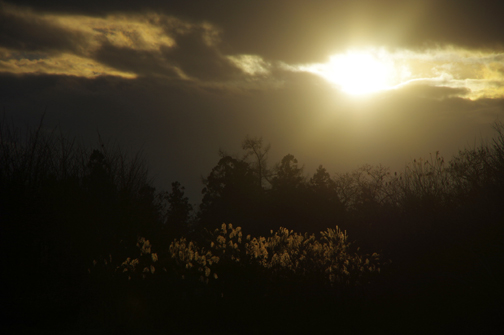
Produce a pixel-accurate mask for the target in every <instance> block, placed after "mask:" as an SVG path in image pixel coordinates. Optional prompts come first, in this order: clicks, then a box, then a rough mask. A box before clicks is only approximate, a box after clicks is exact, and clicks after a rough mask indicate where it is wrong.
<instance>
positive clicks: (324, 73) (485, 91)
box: [282, 46, 504, 100]
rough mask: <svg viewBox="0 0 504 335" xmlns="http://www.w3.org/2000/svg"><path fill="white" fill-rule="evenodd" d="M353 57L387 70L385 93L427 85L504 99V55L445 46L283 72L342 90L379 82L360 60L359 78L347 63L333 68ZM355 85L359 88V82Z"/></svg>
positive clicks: (376, 53)
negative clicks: (308, 75) (306, 74)
mask: <svg viewBox="0 0 504 335" xmlns="http://www.w3.org/2000/svg"><path fill="white" fill-rule="evenodd" d="M353 54H357V55H365V56H366V57H367V58H371V59H372V61H373V62H374V63H376V64H378V65H380V70H383V71H379V73H380V74H381V75H384V74H383V73H382V72H384V71H385V69H386V71H387V72H388V73H387V79H388V82H387V85H383V87H382V90H391V89H396V90H401V89H403V88H404V87H407V86H410V85H426V86H433V87H446V88H450V89H451V90H449V92H451V93H450V94H455V95H456V96H458V97H462V98H465V99H470V100H477V99H482V98H491V99H492V98H495V99H501V98H503V97H504V53H502V52H495V51H488V50H472V49H463V48H459V47H453V46H445V47H438V48H436V49H425V50H421V51H413V50H408V49H396V50H395V51H393V52H389V51H387V50H385V49H375V48H365V49H362V50H359V51H358V52H354V51H347V53H346V54H340V55H334V56H333V57H331V59H330V61H328V62H327V63H313V64H292V65H288V64H283V65H282V68H283V69H285V70H287V71H294V72H309V73H313V74H316V75H319V76H321V77H323V78H327V79H328V80H329V81H334V82H335V83H336V84H337V85H339V86H341V85H344V84H345V83H344V81H345V80H349V78H350V79H351V80H354V81H355V78H357V79H359V80H361V81H362V82H363V83H366V82H367V81H370V80H373V79H375V78H367V76H368V75H371V74H372V73H367V72H372V70H373V69H371V68H370V67H372V65H373V62H368V64H362V65H361V64H359V58H358V57H356V58H355V60H356V61H355V63H353V64H350V65H352V67H355V68H356V69H354V71H356V73H355V74H353V73H351V72H350V73H348V64H346V63H345V64H343V65H345V66H341V65H342V64H333V62H334V61H337V60H338V59H347V58H351V57H352V55H353ZM361 58H362V57H361ZM366 66H367V67H366ZM368 67H369V69H368ZM338 70H339V71H338ZM343 70H344V71H343ZM357 70H359V71H357ZM362 70H364V72H363V71H362ZM365 71H367V72H365ZM340 72H341V73H340ZM376 72H378V71H376ZM353 84H354V85H358V82H356V83H353ZM433 97H436V98H438V96H433Z"/></svg>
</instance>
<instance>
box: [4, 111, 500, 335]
mask: <svg viewBox="0 0 504 335" xmlns="http://www.w3.org/2000/svg"><path fill="white" fill-rule="evenodd" d="M503 129H504V128H503V126H502V125H501V124H496V135H495V139H494V140H493V142H492V143H490V144H488V145H481V146H480V147H476V148H472V149H467V150H465V151H462V152H460V153H459V154H458V155H457V156H455V157H453V158H452V159H451V160H450V161H448V162H445V161H444V159H443V158H442V157H441V156H440V155H439V154H438V153H436V154H435V155H432V156H431V157H429V159H426V160H422V159H420V160H415V161H413V162H412V163H411V164H409V165H408V166H407V167H406V168H405V169H404V171H402V172H394V173H391V172H390V171H389V170H388V169H386V168H384V167H381V166H375V167H373V166H363V167H362V168H360V169H358V170H356V171H354V172H352V173H347V174H343V175H336V176H333V177H331V176H330V174H329V173H328V172H327V171H326V170H325V169H324V168H323V167H322V166H320V167H319V169H318V170H317V171H316V173H315V174H314V175H313V176H312V177H311V178H306V177H305V175H304V174H303V171H302V168H301V167H299V166H298V162H297V160H296V159H295V158H294V156H292V155H286V156H285V157H284V158H283V159H282V160H281V162H280V163H278V164H276V165H275V166H273V167H272V168H269V167H268V161H267V154H268V147H265V146H263V143H262V141H261V140H260V139H251V138H247V139H246V140H245V141H244V142H243V150H244V154H243V156H236V155H235V156H232V155H227V154H225V153H221V155H220V160H219V161H218V164H217V165H216V167H215V168H214V169H212V171H211V172H210V174H209V175H208V177H207V178H206V179H205V180H204V188H203V191H202V192H203V200H202V202H201V204H200V206H199V208H197V209H195V210H193V208H192V206H191V205H190V204H189V201H188V199H187V197H185V195H184V189H183V187H182V185H180V184H179V183H178V182H174V183H173V184H172V189H171V190H170V191H169V192H159V191H156V190H155V189H154V187H153V186H152V184H151V182H150V180H149V179H148V173H147V168H146V165H145V163H144V162H143V161H142V160H141V159H140V157H139V156H138V155H137V156H132V157H129V156H128V155H126V154H124V153H121V152H120V151H119V150H110V148H106V147H105V146H104V145H99V146H98V148H97V149H92V150H89V149H87V148H83V147H82V146H79V145H78V144H77V142H76V141H73V140H69V139H67V138H65V137H64V136H61V135H58V133H57V132H56V131H52V132H48V131H47V130H45V128H44V127H43V126H42V125H41V126H40V127H39V128H38V129H35V130H33V131H26V132H22V131H21V130H19V129H16V128H14V127H12V125H11V124H9V123H8V122H5V120H4V121H3V122H2V124H1V125H0V238H1V241H0V245H1V248H2V250H1V252H2V253H1V254H2V273H1V275H2V288H3V289H2V290H1V292H2V293H1V294H2V296H1V297H0V301H1V304H2V313H3V314H4V315H3V316H4V317H3V319H4V320H8V322H7V323H4V324H3V325H2V328H4V329H6V330H8V332H10V333H26V332H30V331H31V332H32V333H34V334H38V333H44V332H47V333H53V332H61V333H93V334H94V333H102V334H124V333H126V334H130V333H138V332H145V333H147V332H148V333H154V334H157V333H159V334H178V333H180V334H189V333H191V334H199V333H201V334H206V333H226V334H232V333H237V334H242V333H244V334H246V333H250V334H255V333H258V334H259V333H260V334H263V333H273V332H274V333H279V334H282V333H288V332H290V333H314V332H324V333H325V332H329V333H334V334H337V333H342V334H357V333H361V334H394V333H397V334H426V333H435V334H451V333H453V334H455V333H461V332H464V333H467V332H472V333H477V334H501V333H502V331H503V330H504V317H503V315H504V303H503V302H504V132H503ZM347 234H348V235H347Z"/></svg>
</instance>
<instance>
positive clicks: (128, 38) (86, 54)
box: [0, 5, 220, 79]
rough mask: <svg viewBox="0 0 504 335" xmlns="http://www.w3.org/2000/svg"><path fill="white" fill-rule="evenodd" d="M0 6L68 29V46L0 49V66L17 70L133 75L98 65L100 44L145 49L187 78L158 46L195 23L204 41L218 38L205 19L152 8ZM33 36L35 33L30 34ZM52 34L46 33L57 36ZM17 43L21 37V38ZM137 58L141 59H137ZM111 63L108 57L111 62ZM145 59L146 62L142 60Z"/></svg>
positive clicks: (43, 23)
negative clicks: (66, 10) (50, 10)
mask: <svg viewBox="0 0 504 335" xmlns="http://www.w3.org/2000/svg"><path fill="white" fill-rule="evenodd" d="M2 10H4V12H5V13H8V14H9V15H11V16H13V17H16V18H17V19H18V20H21V21H22V22H36V23H37V24H38V25H40V26H42V27H52V28H53V29H57V31H61V32H64V33H67V32H68V34H71V35H70V36H74V37H73V38H74V39H75V40H74V41H72V43H73V48H72V49H71V50H63V49H59V50H58V49H54V48H53V49H49V50H41V51H36V52H35V51H22V50H15V49H5V48H4V49H2V50H0V71H5V72H11V73H16V74H21V73H34V74H39V73H45V74H58V75H73V76H82V77H96V76H100V75H111V76H120V77H123V78H135V77H136V76H137V74H135V73H130V72H128V71H124V70H123V71H121V70H117V69H114V68H113V65H111V63H108V65H104V64H102V63H100V62H99V61H97V60H95V59H94V58H96V52H98V51H99V50H100V49H101V48H103V46H112V47H115V48H119V49H121V48H124V49H129V50H134V51H140V52H148V53H149V54H150V55H151V56H152V57H154V58H155V59H157V60H159V62H160V63H162V65H161V66H164V67H166V68H171V69H172V70H173V72H174V73H176V74H177V75H178V76H179V77H180V78H181V79H187V78H189V77H188V76H187V75H185V74H184V71H183V70H182V69H181V68H179V67H177V66H176V65H174V64H170V63H168V62H167V60H166V59H165V58H164V55H163V48H164V49H166V48H174V47H176V46H177V43H176V41H175V38H174V36H176V35H177V36H183V35H185V34H189V33H191V32H192V31H194V30H195V29H196V30H197V31H198V33H199V34H201V38H202V41H203V43H204V44H205V45H207V46H209V47H211V46H213V45H215V44H216V43H218V41H219V33H220V31H219V30H218V29H216V28H215V27H214V26H212V25H211V24H209V23H205V22H203V23H201V24H193V23H188V22H185V21H182V20H179V19H177V18H174V17H171V16H166V15H162V14H157V13H152V12H151V13H143V14H138V15H121V14H116V15H108V16H106V17H91V16H83V15H57V14H47V13H37V12H34V11H32V10H30V9H29V8H27V7H17V6H12V5H5V6H3V8H2ZM35 36H36V35H35ZM57 38H58V36H54V37H53V36H51V39H53V40H57ZM21 43H23V41H21ZM138 61H139V62H140V63H141V62H142V60H141V59H139V60H138ZM112 64H113V63H112ZM147 65H148V64H147Z"/></svg>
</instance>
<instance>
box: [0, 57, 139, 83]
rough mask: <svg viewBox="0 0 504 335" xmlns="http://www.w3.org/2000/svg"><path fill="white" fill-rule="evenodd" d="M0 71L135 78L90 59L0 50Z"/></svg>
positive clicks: (130, 74) (132, 75)
mask: <svg viewBox="0 0 504 335" xmlns="http://www.w3.org/2000/svg"><path fill="white" fill-rule="evenodd" d="M0 71H5V72H9V73H14V74H30V73H32V74H55V75H69V76H80V77H86V78H94V77H98V76H103V75H108V76H117V77H123V78H127V79H132V78H136V75H135V74H134V73H128V72H122V71H118V70H115V69H113V68H111V67H108V66H105V65H102V64H100V63H98V62H95V61H93V60H92V59H88V58H84V57H79V56H76V55H72V54H59V55H56V56H51V57H48V56H44V55H38V54H35V53H23V54H16V53H12V52H9V51H7V50H0Z"/></svg>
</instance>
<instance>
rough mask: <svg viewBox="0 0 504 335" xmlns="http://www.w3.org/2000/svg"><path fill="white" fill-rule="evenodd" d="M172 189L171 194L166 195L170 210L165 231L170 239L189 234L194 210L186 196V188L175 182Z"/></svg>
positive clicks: (168, 210) (167, 213) (167, 212)
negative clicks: (188, 230)
mask: <svg viewBox="0 0 504 335" xmlns="http://www.w3.org/2000/svg"><path fill="white" fill-rule="evenodd" d="M171 187H172V189H171V192H170V193H168V194H166V195H165V200H166V201H167V202H168V209H167V211H166V219H165V224H164V225H165V231H166V233H167V236H168V237H169V238H170V239H171V238H173V237H180V236H181V235H184V233H186V232H187V229H188V225H189V221H190V219H191V212H192V210H193V207H192V205H191V204H190V203H189V198H187V197H186V196H185V195H184V187H183V186H182V185H180V183H179V182H178V181H176V182H173V183H172V184H171Z"/></svg>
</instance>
